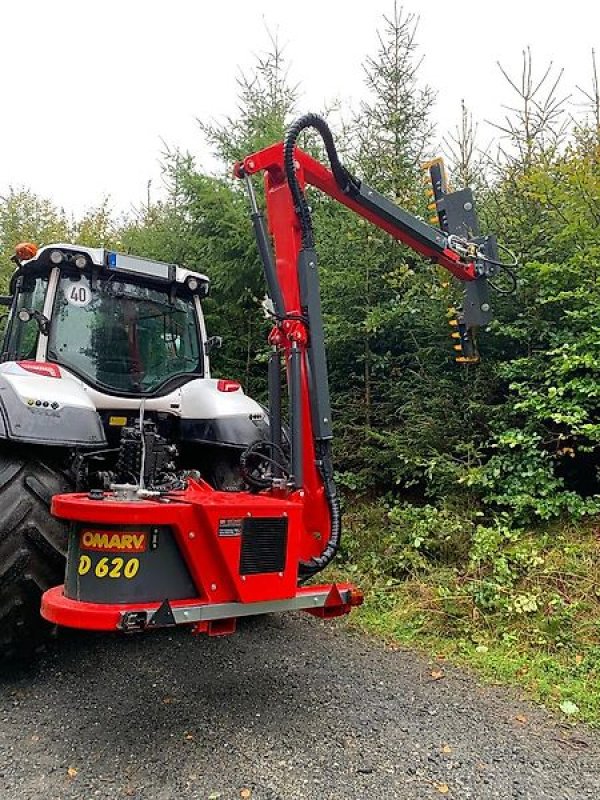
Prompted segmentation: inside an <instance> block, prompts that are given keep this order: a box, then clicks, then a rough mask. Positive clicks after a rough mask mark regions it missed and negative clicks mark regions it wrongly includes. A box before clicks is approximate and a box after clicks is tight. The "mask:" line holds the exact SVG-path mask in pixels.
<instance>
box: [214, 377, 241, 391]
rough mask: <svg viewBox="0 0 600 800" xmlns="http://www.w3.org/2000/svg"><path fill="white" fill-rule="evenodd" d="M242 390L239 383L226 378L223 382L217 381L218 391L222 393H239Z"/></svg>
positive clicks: (222, 379)
mask: <svg viewBox="0 0 600 800" xmlns="http://www.w3.org/2000/svg"><path fill="white" fill-rule="evenodd" d="M241 388H242V385H241V383H239V382H238V381H230V380H227V379H226V378H221V380H219V381H217V389H218V390H219V391H220V392H237V390H238V389H241Z"/></svg>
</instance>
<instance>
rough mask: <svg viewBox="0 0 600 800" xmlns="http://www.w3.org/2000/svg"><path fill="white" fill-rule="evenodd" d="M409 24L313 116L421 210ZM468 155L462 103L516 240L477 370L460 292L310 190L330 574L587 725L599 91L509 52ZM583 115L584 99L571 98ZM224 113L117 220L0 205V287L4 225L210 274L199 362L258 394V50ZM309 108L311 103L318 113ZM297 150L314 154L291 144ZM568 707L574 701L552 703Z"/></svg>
mask: <svg viewBox="0 0 600 800" xmlns="http://www.w3.org/2000/svg"><path fill="white" fill-rule="evenodd" d="M418 64H419V51H418V46H417V42H416V38H415V20H414V19H413V18H412V17H411V16H410V15H406V14H404V13H403V12H402V11H401V10H398V9H397V8H395V7H394V11H393V13H392V15H391V16H390V18H389V19H385V20H384V21H383V23H382V26H381V30H380V31H379V52H378V53H377V56H376V57H370V58H368V59H366V61H365V65H364V66H365V75H366V99H365V101H364V102H363V104H362V106H361V107H360V109H358V110H356V111H355V112H353V113H350V112H348V113H346V114H344V115H342V118H341V119H340V118H339V117H340V115H339V114H337V113H334V112H333V111H332V112H330V113H328V118H329V119H330V121H332V122H333V123H334V127H335V128H336V129H337V133H338V140H339V142H340V150H341V153H342V155H343V158H344V160H345V161H346V162H347V163H348V165H349V166H350V167H351V169H353V170H355V171H356V173H357V174H359V175H361V176H364V177H365V179H367V180H368V181H369V182H371V183H373V184H374V185H375V186H377V187H378V188H379V189H380V190H381V191H383V192H386V193H387V194H388V195H389V196H390V197H391V198H392V199H395V200H396V201H397V202H399V203H400V204H401V205H403V206H404V207H406V208H409V209H410V210H412V211H413V212H416V213H424V212H425V208H426V202H427V200H426V197H425V193H424V190H423V185H422V181H421V174H420V164H421V162H422V161H423V159H425V158H427V157H429V156H431V155H434V154H435V150H434V147H433V144H434V142H435V141H436V137H438V136H439V133H438V132H437V131H435V129H434V126H433V124H432V116H431V110H432V105H433V103H434V96H435V93H434V90H433V89H432V87H428V86H424V85H423V84H422V83H421V81H420V77H419V70H418ZM515 73H518V74H519V78H518V79H515V78H513V77H512V71H510V70H509V71H507V72H506V73H505V74H506V77H507V80H508V81H509V82H510V84H511V86H512V88H513V91H514V96H515V104H514V109H513V110H510V111H508V112H504V111H501V110H500V109H499V112H498V113H499V116H502V121H501V122H500V123H499V124H498V125H497V128H496V133H497V138H496V142H495V144H494V145H493V146H490V147H488V148H487V149H486V151H485V152H481V151H480V150H479V149H478V147H477V141H476V126H475V124H474V123H473V121H472V119H471V115H470V114H469V112H468V110H467V109H465V108H464V107H463V109H462V117H461V124H460V125H459V127H458V128H457V129H456V131H454V132H441V133H442V134H444V133H445V134H446V136H445V142H446V150H447V151H448V152H449V155H450V169H451V175H452V179H453V181H454V184H455V186H460V185H462V182H463V181H464V180H468V181H470V182H471V183H473V184H474V187H475V189H476V191H477V198H478V205H479V211H480V216H481V218H482V221H483V225H484V229H486V230H489V231H491V232H495V233H496V234H497V235H498V238H499V240H500V241H501V242H502V243H503V244H504V245H506V246H507V247H509V248H511V249H512V250H514V251H515V252H516V253H517V254H518V258H519V262H520V267H519V270H518V279H519V287H518V291H517V293H516V295H509V294H506V295H498V296H495V298H494V299H495V309H496V319H495V321H494V323H493V324H492V325H490V327H489V329H488V330H486V331H484V332H482V333H481V336H480V347H481V351H482V357H483V361H482V364H481V365H480V366H477V367H466V368H465V367H461V366H459V365H457V364H455V362H454V359H453V351H452V349H451V340H450V337H449V333H450V329H449V327H448V324H447V318H448V308H449V307H451V306H456V305H457V303H459V302H460V289H459V287H457V286H455V285H453V283H452V282H451V281H450V280H449V278H448V277H447V276H440V274H439V273H438V271H437V270H435V269H433V268H432V267H431V266H430V265H429V264H427V263H425V262H424V261H423V260H422V259H420V258H419V257H418V256H416V255H415V254H414V253H412V252H411V251H409V250H407V249H406V248H403V247H402V246H400V245H398V244H397V243H395V242H392V241H391V240H390V239H389V238H388V237H387V236H386V235H385V234H383V233H382V232H380V231H378V230H375V229H373V228H371V227H369V226H368V225H367V224H366V223H364V222H362V221H361V220H359V219H358V218H357V217H356V216H353V215H351V214H350V213H348V212H347V211H345V210H344V209H342V208H341V207H339V206H337V205H335V204H334V203H332V202H329V201H328V200H327V199H326V198H323V197H321V196H319V195H317V194H313V195H312V196H311V203H312V206H313V209H314V216H315V230H316V237H317V243H318V248H319V252H320V263H321V267H322V286H323V294H324V310H325V316H326V327H327V337H328V341H327V344H328V353H329V359H330V370H331V385H332V396H333V399H334V404H335V408H334V410H335V422H336V424H335V434H336V442H335V455H336V459H337V469H338V481H339V484H340V486H342V488H343V489H344V492H345V502H346V506H347V509H346V533H345V542H344V553H343V560H342V561H341V562H339V566H338V569H342V570H343V572H344V573H345V574H350V575H351V576H353V577H355V578H356V579H357V580H358V581H360V582H361V583H362V584H363V585H364V586H365V588H367V589H368V590H369V591H370V598H369V602H368V604H367V605H366V607H365V609H364V610H363V611H361V612H360V614H359V615H358V616H357V619H358V620H359V621H360V622H361V623H362V624H364V625H365V626H366V627H368V628H369V629H370V630H375V631H379V632H381V633H383V634H384V635H386V636H388V637H390V638H394V639H395V640H397V641H399V642H404V643H408V644H416V645H418V646H419V647H421V648H426V649H428V650H429V651H430V652H431V653H435V654H444V655H446V656H447V657H449V658H453V659H455V660H458V661H460V662H464V663H469V664H472V665H474V666H476V667H477V668H478V669H479V670H481V672H482V673H483V674H485V675H487V676H488V677H490V678H492V679H497V680H508V681H515V682H518V683H519V684H521V685H523V686H525V687H527V688H528V689H529V690H530V691H532V692H533V693H534V694H535V695H536V696H538V697H539V698H542V699H543V700H544V701H546V702H548V703H549V704H550V705H551V706H552V707H555V708H562V710H563V712H564V713H565V714H567V713H569V712H571V713H572V712H573V711H574V708H573V704H574V705H575V706H576V707H577V709H578V711H576V712H575V716H577V717H581V718H585V719H588V720H590V721H598V720H599V719H600V709H599V706H598V703H599V701H598V697H599V696H600V692H598V688H599V686H598V677H597V673H596V661H597V658H598V655H600V630H599V625H600V622H599V615H598V611H599V610H600V606H599V604H600V583H599V577H600V576H599V573H598V558H597V555H596V554H597V551H598V527H597V525H598V523H597V521H596V522H595V520H597V517H596V516H595V515H597V514H598V512H599V511H600V499H599V495H600V486H599V479H598V468H599V466H600V419H599V410H600V382H599V377H600V374H599V373H600V270H599V264H600V236H599V234H598V231H599V224H600V202H599V201H600V95H599V93H598V80H597V73H596V70H595V64H594V69H593V71H592V76H591V77H592V80H591V88H590V89H589V91H585V92H583V93H582V94H581V95H580V97H579V98H578V100H577V103H578V104H577V105H576V106H575V105H574V106H569V105H568V101H563V100H561V99H560V98H561V97H562V88H561V87H560V86H559V84H558V81H559V80H560V75H559V74H557V73H555V72H554V71H553V70H552V69H549V70H548V71H546V72H544V71H541V72H538V71H536V70H535V69H534V65H533V61H532V58H531V55H530V54H529V53H528V52H526V53H525V54H524V56H523V64H522V65H521V67H517V69H516V70H515ZM580 101H582V102H583V104H584V107H583V108H582V104H581V102H580ZM239 108H240V111H239V113H238V114H237V115H236V116H234V117H233V118H231V119H228V120H225V122H224V123H223V124H219V123H216V122H214V121H204V122H203V123H201V132H202V135H203V136H204V137H205V140H206V141H207V142H208V143H209V144H210V146H211V147H212V148H213V151H214V154H215V156H216V157H217V158H218V159H219V160H220V162H221V164H222V173H221V174H220V175H216V176H215V175H212V174H208V173H207V172H206V171H204V170H203V169H202V168H201V166H200V165H198V164H197V163H196V161H195V160H194V158H193V157H192V156H191V155H189V154H186V153H181V152H178V151H176V150H175V151H173V152H171V153H168V154H167V155H166V157H165V162H164V170H165V180H166V186H167V189H166V192H165V196H164V197H163V198H162V199H161V200H160V202H154V203H151V202H149V203H148V205H147V206H146V207H144V208H142V209H141V210H140V211H139V212H138V213H137V214H135V215H132V216H131V217H129V218H127V219H124V220H122V219H121V220H116V219H114V218H113V217H112V215H111V214H110V208H109V206H108V204H107V203H106V202H103V203H101V204H100V206H99V207H98V208H97V209H95V210H92V211H91V212H90V213H89V214H87V215H86V216H85V218H84V219H82V220H76V221H73V220H70V219H69V218H67V217H66V215H65V214H64V213H63V212H62V211H60V210H59V209H55V208H54V207H53V206H52V204H51V203H49V202H48V201H46V200H43V199H40V198H38V197H36V196H35V195H34V194H33V193H32V192H30V191H28V190H22V191H11V192H10V193H9V194H8V196H7V197H4V198H0V251H1V253H2V256H3V261H2V263H3V264H4V265H5V266H4V267H3V272H2V279H3V282H4V284H5V285H6V282H7V278H8V275H9V274H10V265H9V262H8V258H9V256H10V253H11V251H12V247H13V246H14V244H15V243H16V242H17V241H18V240H22V239H30V240H34V241H37V242H38V243H44V242H49V241H52V240H57V239H65V238H70V239H74V240H76V241H81V242H85V243H93V244H97V245H101V244H110V245H111V246H118V247H120V248H122V249H124V250H127V251H129V252H135V253H137V254H140V255H148V256H150V257H155V258H162V259H164V260H167V261H177V262H179V263H185V264H186V265H188V266H190V267H191V266H198V267H199V268H200V269H203V270H205V271H206V272H207V273H208V274H209V275H210V276H211V278H212V281H213V294H212V298H211V299H210V300H209V301H208V302H207V309H206V310H207V316H208V324H209V328H210V330H211V332H212V333H214V334H220V335H223V336H224V338H225V342H226V347H225V348H224V350H223V351H221V353H219V354H218V355H217V356H216V357H215V372H216V373H220V374H222V375H225V376H227V377H231V378H238V379H240V380H241V381H242V382H243V384H244V387H245V389H246V391H248V392H249V393H251V394H254V395H255V396H257V397H258V398H259V399H262V398H264V394H265V386H266V374H265V373H266V370H265V357H266V352H267V345H266V333H267V331H268V323H267V322H266V321H264V320H262V318H261V313H260V301H261V299H262V296H263V294H264V284H263V280H262V275H261V268H260V264H259V261H258V257H257V253H256V248H255V245H254V242H253V238H252V232H251V228H250V225H249V222H248V217H247V206H246V199H245V196H244V194H243V191H242V187H241V186H239V185H237V183H236V182H235V181H234V180H233V179H232V178H231V177H230V176H231V164H232V162H233V161H235V160H236V159H238V158H240V157H241V156H243V155H246V154H248V153H250V152H253V151H254V150H256V149H257V148H260V147H262V146H264V145H266V144H268V143H271V142H272V141H274V140H277V139H279V138H281V136H282V135H283V131H284V129H285V127H286V124H287V123H288V122H289V121H290V120H291V119H292V118H293V117H294V115H295V114H297V113H298V112H299V111H303V110H306V109H300V108H298V105H297V92H296V89H295V87H294V86H293V85H291V84H290V83H289V82H288V78H287V66H286V65H285V64H284V60H283V57H282V53H281V51H280V49H279V47H278V46H277V43H276V42H271V49H270V52H269V53H268V54H267V55H266V56H265V57H264V58H261V59H260V60H259V61H258V62H257V64H256V66H255V69H254V70H253V71H252V73H251V74H249V75H247V76H242V77H241V79H240V82H239ZM326 113H327V112H326ZM304 146H305V147H307V148H309V149H310V150H312V151H313V152H316V153H317V154H319V144H318V142H317V141H316V140H314V139H312V138H310V137H308V138H307V139H306V140H305V142H304ZM569 704H571V705H569Z"/></svg>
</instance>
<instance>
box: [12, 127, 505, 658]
mask: <svg viewBox="0 0 600 800" xmlns="http://www.w3.org/2000/svg"><path fill="white" fill-rule="evenodd" d="M307 128H313V129H315V130H316V131H317V132H318V133H319V135H320V136H321V137H322V140H323V143H324V150H325V152H326V154H327V157H328V160H329V168H328V167H326V166H325V165H324V164H322V163H321V162H319V161H317V160H316V159H314V158H313V157H311V156H310V155H308V154H307V153H305V152H303V151H302V150H300V148H298V147H297V140H298V137H299V136H300V134H301V133H302V132H303V131H304V130H306V129H307ZM258 173H262V174H263V175H264V189H265V200H266V211H267V218H266V219H265V216H264V214H263V212H262V210H261V209H260V208H259V203H258V200H257V196H256V193H255V190H254V186H253V176H254V175H256V174H258ZM234 175H235V177H236V178H238V179H239V180H240V181H242V182H244V184H245V186H246V189H247V192H248V197H249V208H250V218H251V223H252V226H253V228H254V233H255V238H256V242H257V247H258V253H259V256H260V260H261V262H262V266H263V270H264V275H265V282H266V287H267V292H268V301H267V302H266V303H265V304H264V307H265V310H266V311H267V313H268V315H269V316H270V317H271V320H272V323H273V324H272V330H271V333H270V334H269V338H268V342H269V346H270V351H271V354H270V359H269V365H268V378H269V381H268V383H269V392H268V395H269V396H268V408H264V407H262V406H261V405H259V404H258V403H256V402H255V401H254V400H251V399H250V398H249V397H247V396H246V395H245V394H244V392H243V391H242V389H241V387H240V385H239V383H237V382H236V381H233V380H224V379H220V380H217V379H214V378H212V377H211V374H210V365H209V353H210V351H211V349H212V348H214V347H216V346H218V344H219V341H218V339H217V338H215V337H211V338H209V337H207V334H206V330H205V325H204V320H203V315H202V299H203V298H204V297H206V295H207V293H208V289H209V281H208V278H207V276H205V275H203V274H201V273H199V272H193V271H190V270H187V269H184V268H182V267H181V266H177V265H173V264H166V263H161V262H156V261H150V260H147V259H141V258H136V257H134V256H131V255H126V254H122V253H117V252H113V251H109V250H105V249H92V248H84V247H79V246H74V245H61V244H56V245H49V246H47V247H44V248H42V249H41V250H39V251H36V250H35V248H34V247H33V246H32V245H29V244H24V245H22V246H20V247H19V248H17V251H16V255H15V260H16V264H17V268H16V271H15V273H14V275H13V278H12V281H11V293H10V296H9V297H7V298H4V299H3V300H2V302H3V303H5V304H6V305H10V313H9V317H8V323H7V328H6V333H5V341H4V348H3V355H2V363H1V364H0V439H1V442H0V459H1V464H2V468H1V471H0V498H1V500H2V506H1V508H2V517H1V519H0V642H1V645H2V647H3V649H4V651H5V652H7V651H9V650H11V649H16V648H17V647H19V646H21V645H23V644H26V645H28V646H36V645H37V644H38V643H39V642H40V641H41V639H42V635H43V634H44V632H45V631H47V630H48V629H49V627H50V626H49V625H48V623H53V624H58V625H64V626H69V627H75V628H84V629H94V630H103V631H123V632H130V633H131V632H135V631H143V630H150V629H153V628H157V627H165V626H175V625H187V626H190V627H191V628H192V629H193V630H194V631H195V632H198V633H200V632H203V633H208V634H210V635H223V634H227V633H232V632H233V631H234V630H235V626H236V620H237V619H238V618H240V617H244V616H249V615H254V614H262V613H267V612H276V611H286V610H305V611H308V612H309V613H311V614H313V615H316V616H320V617H322V618H329V617H334V616H338V615H341V614H345V613H348V612H349V611H350V610H351V609H352V608H353V607H355V606H356V605H359V604H360V603H361V602H362V594H361V592H360V590H359V589H357V588H356V587H355V586H353V585H352V584H349V583H333V584H322V585H316V584H315V583H314V582H312V580H311V579H313V578H314V576H316V575H317V573H319V572H320V571H321V570H323V569H324V568H325V567H326V566H327V565H328V564H330V563H331V561H332V559H333V558H334V556H335V555H336V553H337V551H338V549H339V545H340V539H341V512H340V503H339V497H338V493H337V490H336V485H335V475H334V469H333V457H332V437H333V429H332V420H331V408H330V397H329V387H328V374H327V358H326V348H325V331H324V323H323V317H322V311H321V299H320V287H319V267H318V259H317V253H316V249H315V236H314V231H313V225H312V216H311V210H310V206H309V204H308V200H307V197H306V193H305V189H306V187H307V186H308V185H312V186H314V187H316V188H317V189H319V190H320V191H322V192H325V193H326V194H328V195H329V196H330V197H332V198H333V199H334V200H336V201H338V202H340V203H342V204H343V205H345V206H346V207H348V208H349V209H351V210H352V211H354V212H355V213H357V214H359V215H360V216H362V217H363V218H365V219H366V220H368V221H370V222H371V223H373V224H374V225H376V226H378V227H379V228H381V229H383V230H385V231H387V232H388V233H389V234H390V235H391V236H392V237H394V238H395V239H396V240H398V241H401V242H403V243H404V244H407V245H408V246H410V247H411V248H413V249H414V250H415V251H417V252H418V253H419V254H421V255H422V256H424V257H425V258H426V259H428V260H430V261H431V262H433V263H435V264H438V265H439V266H441V267H443V268H445V269H446V270H448V271H449V272H450V273H451V274H452V275H453V276H455V277H456V278H458V279H459V280H460V281H462V282H463V284H464V286H465V295H464V302H463V306H462V308H461V309H460V311H459V313H458V316H457V318H456V320H455V330H454V331H453V333H452V336H453V339H454V346H455V348H456V350H457V351H459V355H458V356H457V360H458V361H460V362H462V363H463V364H471V363H475V362H476V361H477V360H478V354H477V349H476V342H475V336H474V333H475V330H476V329H477V328H478V327H480V326H485V325H486V324H487V323H488V322H489V321H490V319H491V313H492V312H491V306H490V298H489V285H490V284H491V281H489V280H488V279H489V278H491V277H492V276H494V275H495V274H497V273H498V272H499V271H501V270H505V271H508V272H510V270H509V267H508V266H507V265H504V264H502V263H501V262H500V260H499V258H498V250H497V245H496V241H495V238H494V237H493V236H481V235H480V234H479V230H478V227H477V217H476V213H475V208H474V200H473V196H472V193H471V191H470V190H469V189H463V190H460V191H457V192H450V191H449V190H448V187H447V185H446V182H445V179H444V176H443V172H442V170H441V167H440V164H439V162H438V161H436V162H432V163H431V164H430V165H429V175H430V180H431V183H432V189H431V194H432V207H433V209H434V210H435V212H436V218H435V222H436V224H435V225H431V224H428V223H427V222H425V221H424V220H423V219H421V218H419V217H416V216H414V215H412V214H410V213H409V212H407V211H405V210H404V209H402V208H399V207H398V206H397V205H395V204H394V203H393V202H391V201H390V200H389V199H388V198H386V197H385V196H383V195H381V194H380V193H378V192H377V191H376V190H375V189H373V188H372V187H370V186H368V185H367V184H366V183H365V182H364V181H361V180H360V179H359V178H357V177H356V176H354V175H353V174H352V173H351V172H350V171H349V170H347V169H346V168H345V167H344V166H343V165H342V164H341V162H340V159H339V157H338V153H337V149H336V147H335V144H334V141H333V136H332V134H331V131H330V129H329V127H328V125H327V123H326V122H325V120H324V119H322V118H321V117H319V116H317V115H314V114H308V115H305V116H304V117H301V118H300V119H299V120H298V121H297V122H296V123H294V124H293V125H292V126H291V127H290V129H289V130H288V132H287V135H286V138H285V141H283V142H279V143H277V144H274V145H272V146H271V147H267V148H265V149H264V150H261V151H260V152H258V153H254V154H252V155H250V156H248V157H247V158H246V159H244V161H243V162H241V163H239V164H237V165H236V166H235V170H234ZM511 274H512V273H511ZM284 385H285V388H286V389H287V404H283V403H282V396H283V394H284ZM284 405H285V406H286V407H287V415H286V416H287V418H286V419H284V414H283V407H284ZM67 550H68V553H67V558H66V569H65V552H66V551H67ZM63 578H64V580H63ZM42 593H43V596H42V599H41V617H40V615H39V608H40V596H41V594H42ZM42 617H43V619H42ZM43 620H45V621H43Z"/></svg>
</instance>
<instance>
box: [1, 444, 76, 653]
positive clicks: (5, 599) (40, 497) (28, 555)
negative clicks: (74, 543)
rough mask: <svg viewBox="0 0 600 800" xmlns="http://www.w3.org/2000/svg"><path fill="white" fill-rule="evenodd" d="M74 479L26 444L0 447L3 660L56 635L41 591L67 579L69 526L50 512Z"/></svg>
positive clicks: (32, 650)
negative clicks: (42, 608)
mask: <svg viewBox="0 0 600 800" xmlns="http://www.w3.org/2000/svg"><path fill="white" fill-rule="evenodd" d="M65 491H72V485H71V481H70V480H69V478H68V477H67V476H66V475H65V474H64V473H63V472H62V471H61V470H60V469H59V468H58V467H57V466H55V465H53V464H52V462H50V461H49V460H44V461H42V460H40V454H39V453H36V452H35V451H33V450H32V451H31V452H28V451H27V450H26V449H25V448H20V449H12V448H8V447H6V445H4V443H2V445H1V451H0V660H3V659H6V658H11V657H21V658H23V657H27V656H29V655H31V653H32V652H34V651H36V650H37V649H39V648H40V647H41V646H42V645H43V644H44V642H45V641H46V640H47V638H48V636H49V635H50V634H51V633H52V626H51V625H49V624H48V623H46V622H45V621H44V620H43V619H42V618H41V616H40V600H41V595H42V592H43V591H45V590H46V589H48V588H49V587H51V586H56V585H57V584H59V583H62V582H63V579H64V569H65V555H66V548H67V526H66V524H65V523H63V522H61V521H60V520H57V519H55V518H54V517H53V516H52V515H51V514H50V501H51V499H52V496H53V495H55V494H60V493H61V492H65Z"/></svg>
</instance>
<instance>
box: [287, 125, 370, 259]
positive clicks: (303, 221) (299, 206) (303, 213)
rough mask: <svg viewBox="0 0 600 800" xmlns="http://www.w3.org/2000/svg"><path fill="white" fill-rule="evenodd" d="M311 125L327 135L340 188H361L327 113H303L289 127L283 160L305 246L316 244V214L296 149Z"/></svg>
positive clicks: (325, 143)
mask: <svg viewBox="0 0 600 800" xmlns="http://www.w3.org/2000/svg"><path fill="white" fill-rule="evenodd" d="M307 128H314V129H315V130H316V131H317V132H318V133H319V134H320V136H321V138H322V139H323V144H324V145H325V150H326V151H327V157H328V159H329V164H330V166H331V172H332V173H333V177H334V178H335V180H336V183H337V185H338V186H339V187H340V189H341V190H342V191H343V192H345V193H347V194H350V193H351V192H354V191H358V190H359V188H360V181H359V180H358V179H357V178H355V177H354V176H353V175H352V174H351V173H350V172H349V171H348V170H347V169H346V167H345V166H344V165H343V164H342V163H341V161H340V158H339V156H338V152H337V149H336V146H335V143H334V141H333V134H332V133H331V128H330V127H329V125H328V124H327V122H325V120H324V119H323V117H320V116H319V115H318V114H304V116H302V117H299V118H298V119H297V120H296V122H294V123H293V124H292V125H291V126H290V127H289V128H288V131H287V133H286V135H285V139H284V141H283V160H284V166H285V175H286V178H287V182H288V185H289V187H290V191H291V193H292V198H293V200H294V205H295V206H296V213H297V214H298V220H299V222H300V228H301V231H302V246H303V247H305V248H310V247H314V246H315V239H314V234H313V226H312V218H311V214H310V208H309V207H308V203H307V202H306V197H305V195H304V192H303V191H302V189H301V188H300V184H299V183H298V177H297V175H296V170H295V168H294V149H295V147H296V142H297V141H298V137H299V136H300V134H301V133H302V131H304V130H306V129H307Z"/></svg>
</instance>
